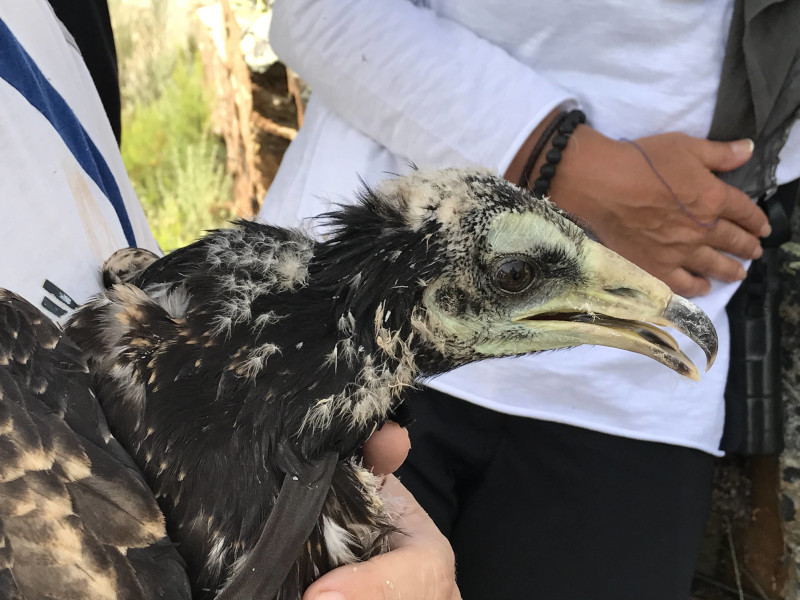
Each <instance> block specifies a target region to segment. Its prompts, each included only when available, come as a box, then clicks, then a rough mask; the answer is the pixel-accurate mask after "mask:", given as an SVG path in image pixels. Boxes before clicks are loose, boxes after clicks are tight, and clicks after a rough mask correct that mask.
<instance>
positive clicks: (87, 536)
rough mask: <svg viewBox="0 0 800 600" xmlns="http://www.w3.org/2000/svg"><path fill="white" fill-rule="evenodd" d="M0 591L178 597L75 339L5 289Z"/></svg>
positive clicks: (155, 526)
mask: <svg viewBox="0 0 800 600" xmlns="http://www.w3.org/2000/svg"><path fill="white" fill-rule="evenodd" d="M0 597H2V598H52V599H53V600H56V599H67V598H96V599H105V598H109V599H116V598H123V597H124V598H147V599H149V598H163V599H167V598H189V586H188V582H187V578H186V574H185V569H184V567H183V564H182V562H181V559H180V558H179V556H178V554H177V552H176V551H175V549H174V547H173V545H172V544H171V543H170V541H169V540H168V538H167V537H166V534H165V530H164V519H163V516H162V515H161V512H160V511H159V509H158V505H157V504H156V502H155V499H154V498H153V496H152V493H151V492H150V490H149V489H148V488H147V486H146V484H145V482H144V479H143V478H142V476H141V474H140V473H139V472H138V470H137V469H136V467H135V466H134V464H133V462H132V460H131V459H130V457H128V456H127V454H126V453H125V451H124V450H123V449H122V447H121V446H120V445H119V443H118V442H117V441H116V440H115V439H114V438H113V437H112V436H111V434H110V432H109V431H108V427H107V426H106V422H105V418H104V417H103V414H102V412H101V411H100V407H99V405H98V403H97V400H96V399H95V397H94V395H93V393H92V390H91V380H90V375H89V372H88V369H87V367H86V363H85V361H84V359H83V357H82V354H81V351H80V349H79V348H78V347H77V346H76V345H75V344H74V343H73V342H72V341H71V340H70V339H69V338H67V337H66V336H65V335H64V334H63V333H62V332H61V331H60V330H59V329H58V328H57V327H56V326H55V325H54V324H53V323H52V322H51V321H49V320H48V319H47V317H45V316H44V315H43V314H42V313H41V312H40V311H39V310H38V309H36V308H35V307H33V306H32V305H30V304H29V303H27V302H26V301H25V300H23V299H22V298H20V297H19V296H17V295H15V294H13V293H11V292H7V291H5V290H0Z"/></svg>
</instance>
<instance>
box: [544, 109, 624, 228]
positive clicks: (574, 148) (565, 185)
mask: <svg viewBox="0 0 800 600" xmlns="http://www.w3.org/2000/svg"><path fill="white" fill-rule="evenodd" d="M625 146H627V144H624V143H622V142H619V141H617V140H614V139H612V138H609V137H607V136H605V135H603V134H602V133H600V132H599V131H597V130H596V129H594V128H592V127H591V126H589V125H586V124H580V125H578V126H577V127H576V128H575V131H574V132H573V134H572V136H571V138H570V141H569V143H568V144H567V146H566V148H565V149H564V150H563V152H562V154H561V161H560V162H559V165H558V170H557V173H556V174H555V175H554V176H553V178H552V179H551V181H550V190H549V196H550V200H551V201H553V202H554V203H555V204H556V205H557V206H559V208H561V209H563V210H565V211H567V212H569V213H571V214H574V215H577V216H579V217H581V218H582V219H584V220H585V221H587V222H589V223H590V224H591V223H595V222H596V221H598V220H604V219H606V218H607V217H608V215H607V214H606V213H607V212H608V210H609V207H608V206H606V204H605V203H603V202H600V201H599V200H598V199H599V198H611V197H614V196H615V195H617V194H619V193H620V192H621V191H622V190H621V189H611V188H618V187H619V186H620V185H622V186H624V176H623V175H622V174H617V171H618V169H619V164H621V163H620V152H623V153H625V152H630V151H631V149H630V148H626V147H625ZM548 150H549V146H548V147H546V148H545V150H544V152H543V154H542V156H540V157H539V161H537V165H536V166H535V167H534V169H539V168H540V167H541V165H543V164H544V163H545V155H546V152H547V151H548Z"/></svg>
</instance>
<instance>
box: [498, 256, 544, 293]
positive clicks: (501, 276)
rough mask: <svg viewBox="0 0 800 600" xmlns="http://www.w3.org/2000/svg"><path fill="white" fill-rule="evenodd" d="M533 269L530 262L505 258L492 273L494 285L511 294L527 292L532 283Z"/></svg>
mask: <svg viewBox="0 0 800 600" xmlns="http://www.w3.org/2000/svg"><path fill="white" fill-rule="evenodd" d="M533 274H534V268H533V266H532V265H531V263H530V262H528V261H527V260H524V259H522V258H519V257H514V258H510V257H509V258H506V259H504V260H503V261H502V262H500V263H499V264H498V265H497V267H496V269H495V272H494V284H495V285H496V286H497V287H498V288H500V289H501V290H503V291H504V292H509V293H511V294H518V293H520V292H524V291H525V290H527V289H528V288H529V287H530V285H531V283H533Z"/></svg>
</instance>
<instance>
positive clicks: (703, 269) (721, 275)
mask: <svg viewBox="0 0 800 600" xmlns="http://www.w3.org/2000/svg"><path fill="white" fill-rule="evenodd" d="M683 266H684V268H685V269H686V270H688V271H690V272H691V273H694V274H695V275H697V276H700V277H705V278H708V279H717V280H719V281H725V282H728V283H730V282H733V281H741V280H742V279H744V276H745V270H744V267H743V266H742V264H741V263H740V262H739V261H738V260H736V259H735V258H731V257H730V256H727V255H725V254H723V253H722V252H719V251H718V250H714V249H713V248H711V247H710V246H701V247H700V248H698V249H697V250H695V251H694V252H693V253H692V254H691V255H690V256H687V257H686V259H685V260H684V263H683Z"/></svg>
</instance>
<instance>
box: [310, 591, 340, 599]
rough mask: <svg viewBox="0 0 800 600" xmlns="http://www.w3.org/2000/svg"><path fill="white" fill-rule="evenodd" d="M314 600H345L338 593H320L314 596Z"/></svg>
mask: <svg viewBox="0 0 800 600" xmlns="http://www.w3.org/2000/svg"><path fill="white" fill-rule="evenodd" d="M314 600H347V599H346V598H345V597H344V595H342V594H340V593H339V592H320V593H319V594H317V595H316V596H314Z"/></svg>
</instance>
